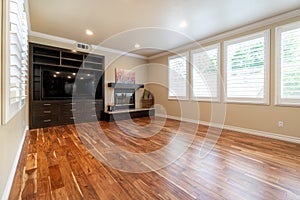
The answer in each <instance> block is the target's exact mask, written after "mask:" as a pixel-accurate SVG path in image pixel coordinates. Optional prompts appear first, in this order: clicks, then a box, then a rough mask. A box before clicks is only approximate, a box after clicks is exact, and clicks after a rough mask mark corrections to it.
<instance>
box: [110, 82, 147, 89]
mask: <svg viewBox="0 0 300 200" xmlns="http://www.w3.org/2000/svg"><path fill="white" fill-rule="evenodd" d="M108 87H112V88H118V89H139V88H144V84H128V83H113V82H110V83H108Z"/></svg>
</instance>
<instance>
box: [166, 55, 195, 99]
mask: <svg viewBox="0 0 300 200" xmlns="http://www.w3.org/2000/svg"><path fill="white" fill-rule="evenodd" d="M182 57H186V60H185V61H186V62H185V63H186V64H185V65H186V66H185V67H186V77H185V79H186V80H185V82H186V85H185V87H186V94H185V96H170V93H169V91H170V60H171V59H175V58H182ZM189 60H190V58H189V52H188V51H186V52H184V53H180V54H176V55H173V56H169V57H168V100H189V87H188V86H189V74H190V71H189Z"/></svg>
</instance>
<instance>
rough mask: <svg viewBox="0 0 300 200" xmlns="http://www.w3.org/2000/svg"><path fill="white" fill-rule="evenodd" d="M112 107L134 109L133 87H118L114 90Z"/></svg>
mask: <svg viewBox="0 0 300 200" xmlns="http://www.w3.org/2000/svg"><path fill="white" fill-rule="evenodd" d="M114 105H115V106H114V109H115V110H124V109H134V108H135V89H119V88H115V90H114Z"/></svg>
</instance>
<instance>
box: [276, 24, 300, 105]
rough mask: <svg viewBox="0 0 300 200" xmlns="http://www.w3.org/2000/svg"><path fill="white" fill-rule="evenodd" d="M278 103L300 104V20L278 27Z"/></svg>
mask: <svg viewBox="0 0 300 200" xmlns="http://www.w3.org/2000/svg"><path fill="white" fill-rule="evenodd" d="M276 42H277V43H276V81H275V82H276V104H278V105H298V106H299V105H300V22H297V23H293V24H288V25H285V26H281V27H278V28H276Z"/></svg>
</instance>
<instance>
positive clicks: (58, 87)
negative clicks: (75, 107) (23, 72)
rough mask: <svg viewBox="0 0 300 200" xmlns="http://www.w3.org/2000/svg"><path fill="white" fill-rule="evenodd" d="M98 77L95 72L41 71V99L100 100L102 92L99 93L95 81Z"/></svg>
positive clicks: (69, 70)
mask: <svg viewBox="0 0 300 200" xmlns="http://www.w3.org/2000/svg"><path fill="white" fill-rule="evenodd" d="M100 76H101V74H99V72H96V71H83V70H81V71H80V72H78V70H76V69H74V70H73V69H68V70H52V69H43V71H42V88H43V90H42V91H43V92H42V97H43V99H66V98H72V97H74V98H96V99H100V98H101V93H102V91H99V89H100V88H98V85H99V84H98V79H97V78H98V77H100ZM75 80H76V81H75ZM100 90H101V89H100Z"/></svg>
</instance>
